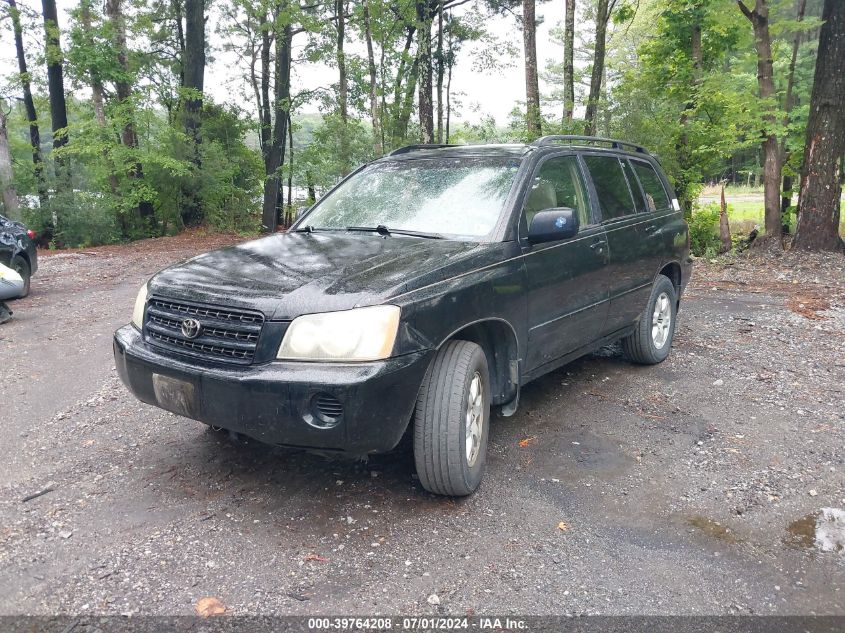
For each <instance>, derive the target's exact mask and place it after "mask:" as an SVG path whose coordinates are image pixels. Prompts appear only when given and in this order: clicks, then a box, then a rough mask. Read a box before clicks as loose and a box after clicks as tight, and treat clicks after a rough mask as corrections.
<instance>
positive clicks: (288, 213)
mask: <svg viewBox="0 0 845 633" xmlns="http://www.w3.org/2000/svg"><path fill="white" fill-rule="evenodd" d="M294 216H295V214H294V211H293V121H291V117H290V112H288V203H287V206H286V207H285V228H287V227H289V226H290V225H291V224H293V220H294V219H295V217H294Z"/></svg>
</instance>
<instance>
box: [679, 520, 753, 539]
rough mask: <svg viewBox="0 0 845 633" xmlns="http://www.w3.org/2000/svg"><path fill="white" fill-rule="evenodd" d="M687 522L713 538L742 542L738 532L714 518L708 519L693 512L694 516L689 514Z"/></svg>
mask: <svg viewBox="0 0 845 633" xmlns="http://www.w3.org/2000/svg"><path fill="white" fill-rule="evenodd" d="M686 521H687V524H688V525H691V526H692V527H694V528H695V529H697V530H699V531H701V532H703V533H704V534H706V535H707V536H710V537H712V538H715V539H718V540H720V541H723V542H725V543H731V544H734V543H740V542H742V539H740V538H739V537H738V536H737V535H736V534H734V533H733V532H732V531H731V530H730V528H726V527H725V526H724V525H722V524H721V523H717V522H716V521H714V520H713V519H708V518H707V517H704V516H701V515H700V514H693V515H692V516H688V517H687V519H686Z"/></svg>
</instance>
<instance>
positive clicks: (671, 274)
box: [654, 261, 683, 300]
mask: <svg viewBox="0 0 845 633" xmlns="http://www.w3.org/2000/svg"><path fill="white" fill-rule="evenodd" d="M657 275H663V276H665V277H668V278H669V281H671V282H672V285H673V286H675V296H676V297H678V300H680V296H681V283H682V281H683V276H682V275H683V273H682V272H681V265H680V264H679V263H678V262H676V261H671V262H668V263H666V264H664V265H663V267H662V268H661V269H660V270H659V271H657ZM657 275H655V276H654V277H655V279H657Z"/></svg>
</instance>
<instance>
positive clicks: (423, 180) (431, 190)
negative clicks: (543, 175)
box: [304, 158, 519, 239]
mask: <svg viewBox="0 0 845 633" xmlns="http://www.w3.org/2000/svg"><path fill="white" fill-rule="evenodd" d="M518 168H519V161H518V160H514V159H508V158H494V159H490V158H469V159H468V158H460V159H455V158H450V159H444V158H437V159H418V160H402V161H400V160H397V161H387V162H383V163H375V164H373V165H370V166H369V167H367V168H365V169H364V170H363V171H361V172H359V173H357V174H355V175H354V176H352V177H351V178H349V180H347V181H346V182H344V183H343V184H342V185H340V186H339V187H338V188H337V189H335V190H334V191H332V192H331V193H330V194H328V195H327V196H326V197H325V198H323V199H322V200H320V202H319V204H318V205H317V206H316V207H315V208H314V209H313V210H312V211H311V212H310V213H309V214H308V216H307V218H306V220H305V221H304V224H308V225H310V226H312V227H314V229H317V230H319V229H346V228H349V227H354V226H359V227H361V226H365V227H376V226H378V225H384V226H386V227H388V229H397V230H405V231H422V232H427V233H439V234H441V235H444V236H448V237H453V238H456V239H475V238H483V237H485V236H487V235H488V234H490V233H491V232H492V231H493V229H494V228H495V227H496V224H497V222H498V220H499V217H500V216H501V214H502V210H503V208H504V204H505V201H506V200H507V197H508V194H509V193H510V190H511V186H512V185H513V181H514V177H515V175H516V172H517V169H518Z"/></svg>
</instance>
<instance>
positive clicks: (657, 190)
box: [628, 158, 676, 273]
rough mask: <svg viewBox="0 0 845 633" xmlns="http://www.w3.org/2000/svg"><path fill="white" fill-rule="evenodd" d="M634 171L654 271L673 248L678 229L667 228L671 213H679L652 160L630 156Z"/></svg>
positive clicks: (644, 230) (644, 234)
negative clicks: (668, 230) (667, 229)
mask: <svg viewBox="0 0 845 633" xmlns="http://www.w3.org/2000/svg"><path fill="white" fill-rule="evenodd" d="M628 162H629V164H630V165H631V172H632V173H633V174H634V176H635V178H636V181H637V182H638V183H639V189H640V191H641V196H642V198H641V200H642V201H643V206H644V207H645V209H644V211H643V220H644V222H643V223H642V233H643V239H644V243H645V246H646V250H647V258H648V261H649V262H650V264H651V268H652V272H653V273H656V272H657V271H658V270H660V268H661V266H662V265H663V264H664V263H665V260H666V259H667V257H669V255H670V254H671V252H672V250H673V240H674V235H675V232H674V231H672V232H667V231H666V230H665V229H666V227H667V226H668V225H669V224H670V222H671V219H670V217H669V216H671V215H673V214H675V213H676V211H675V210H674V208H673V207H672V202H671V200H670V198H669V193H668V192H667V191H666V187H665V186H664V185H663V181H662V180H661V179H660V176H658V175H657V172H656V171H655V169H654V167H653V166H652V165H651V163H649V162H647V161H644V160H638V159H634V158H631V159H629V160H628Z"/></svg>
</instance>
